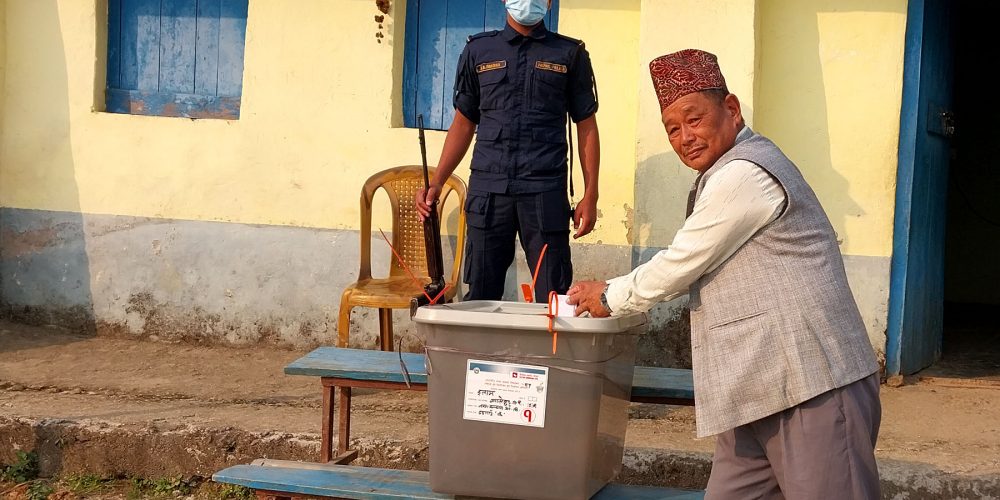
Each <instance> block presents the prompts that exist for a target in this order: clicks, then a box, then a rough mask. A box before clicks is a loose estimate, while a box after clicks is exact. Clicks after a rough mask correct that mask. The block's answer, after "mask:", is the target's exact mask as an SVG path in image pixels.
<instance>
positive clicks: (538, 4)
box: [507, 0, 549, 26]
mask: <svg viewBox="0 0 1000 500" xmlns="http://www.w3.org/2000/svg"><path fill="white" fill-rule="evenodd" d="M548 10H549V0H507V13H508V14H510V17H513V18H514V20H515V21H517V23H518V24H520V25H522V26H534V25H536V24H538V23H539V22H540V21H541V20H542V18H543V17H545V13H546V12H548Z"/></svg>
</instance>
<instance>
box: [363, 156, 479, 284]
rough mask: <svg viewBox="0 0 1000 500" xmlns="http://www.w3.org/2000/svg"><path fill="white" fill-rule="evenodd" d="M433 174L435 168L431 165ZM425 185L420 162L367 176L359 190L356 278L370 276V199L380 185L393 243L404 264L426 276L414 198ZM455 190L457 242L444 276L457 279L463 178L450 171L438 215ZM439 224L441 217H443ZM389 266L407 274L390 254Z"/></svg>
mask: <svg viewBox="0 0 1000 500" xmlns="http://www.w3.org/2000/svg"><path fill="white" fill-rule="evenodd" d="M430 173H431V175H432V176H433V174H434V169H433V168H431V169H430ZM423 187H424V173H423V168H422V167H421V166H419V165H408V166H403V167H395V168H390V169H388V170H383V171H381V172H378V173H376V174H375V175H373V176H371V177H369V178H368V180H367V181H366V182H365V185H364V188H363V189H362V190H361V267H360V269H359V271H358V280H359V281H360V280H364V279H369V278H371V240H372V200H373V199H374V197H375V192H376V191H378V190H379V188H381V189H384V190H385V192H386V194H387V195H388V196H389V203H390V205H391V206H392V247H393V248H395V249H396V252H398V253H399V255H400V256H401V257H402V258H403V260H405V261H406V265H407V266H408V267H409V268H410V271H413V274H414V275H416V276H417V277H418V278H427V277H428V273H427V254H426V252H425V250H424V226H423V223H421V222H420V218H419V216H418V214H417V209H416V207H414V206H413V200H414V198H415V197H416V194H417V191H419V190H420V189H422V188H423ZM452 193H455V195H457V196H458V207H459V211H458V214H459V218H458V234H457V240H458V241H457V243H458V244H457V246H456V247H455V256H454V257H455V258H454V261H453V262H452V270H451V276H450V277H449V276H447V275H446V276H445V279H446V280H448V281H449V282H451V283H457V282H458V278H459V273H460V272H461V268H462V255H463V253H464V250H465V182H464V181H462V179H461V178H459V177H456V176H455V175H452V176H451V177H449V178H448V181H447V182H446V183H445V185H444V186H442V188H441V196H440V198H439V200H441V201H440V203H438V215H439V216H441V215H442V214H443V213H444V206H445V204H446V202H447V200H448V197H449V196H450V195H451V194H452ZM442 225H444V221H443V220H442ZM390 258H391V259H392V263H391V264H390V266H389V275H390V276H406V275H407V272H406V271H405V270H404V269H403V268H402V266H400V265H399V261H398V260H397V259H396V257H395V256H394V255H391V256H390Z"/></svg>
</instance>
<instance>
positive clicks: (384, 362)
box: [285, 347, 694, 464]
mask: <svg viewBox="0 0 1000 500" xmlns="http://www.w3.org/2000/svg"><path fill="white" fill-rule="evenodd" d="M400 356H401V357H402V362H403V363H404V364H405V365H406V369H407V372H409V382H407V381H406V380H405V379H404V377H403V372H402V370H401V368H400ZM285 374H287V375H305V376H311V377H320V383H321V384H322V386H323V430H322V441H321V447H320V462H334V463H340V464H347V463H350V462H351V461H352V460H354V458H356V457H357V453H356V452H355V451H350V450H348V449H347V445H348V443H350V441H351V389H352V388H354V387H359V388H368V389H391V390H414V391H426V390H427V372H426V370H425V368H424V355H423V354H414V353H403V354H402V355H400V354H399V353H395V352H387V351H370V350H365V349H345V348H340V347H320V348H318V349H316V350H314V351H312V352H310V353H309V354H307V355H305V356H303V357H301V358H299V359H297V360H295V361H293V362H292V363H291V364H289V365H288V366H286V367H285ZM335 389H338V390H337V391H336V392H337V395H338V400H339V412H338V414H337V415H336V420H337V422H338V424H339V425H338V427H339V429H338V433H337V437H338V439H337V450H336V454H334V450H333V423H334V418H335V415H334V391H335ZM631 399H632V401H634V402H638V403H656V404H672V405H688V406H691V405H694V383H693V381H692V378H691V370H684V369H678V368H655V367H650V366H637V367H635V375H634V376H633V378H632V398H631Z"/></svg>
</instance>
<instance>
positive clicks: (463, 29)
mask: <svg viewBox="0 0 1000 500" xmlns="http://www.w3.org/2000/svg"><path fill="white" fill-rule="evenodd" d="M406 8H407V12H406V40H405V43H406V50H405V56H404V57H405V59H404V62H403V121H404V124H405V125H406V126H407V127H416V126H417V115H418V114H423V115H424V125H425V126H426V127H427V128H429V129H437V130H445V129H447V128H448V127H449V126H451V121H452V119H453V118H454V117H455V108H454V107H453V105H452V94H453V92H454V89H455V70H456V68H457V67H458V56H459V55H461V54H462V49H464V48H465V43H466V41H467V40H468V38H469V35H474V34H476V33H480V32H483V31H489V30H500V29H503V28H504V25H505V24H506V22H507V11H506V10H505V9H504V5H503V2H502V1H500V0H410V1H409V2H408V3H407V6H406ZM558 22H559V1H558V0H553V2H552V8H551V9H550V10H549V13H548V15H546V17H545V26H547V27H548V28H549V29H551V30H553V31H555V30H556V28H557V26H556V25H557V24H558Z"/></svg>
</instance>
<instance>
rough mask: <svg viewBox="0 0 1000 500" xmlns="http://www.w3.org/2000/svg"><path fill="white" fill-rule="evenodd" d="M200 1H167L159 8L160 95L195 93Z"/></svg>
mask: <svg viewBox="0 0 1000 500" xmlns="http://www.w3.org/2000/svg"><path fill="white" fill-rule="evenodd" d="M197 7H198V1H197V0H167V1H165V2H163V3H162V5H161V6H160V74H159V77H160V82H159V86H158V87H157V90H158V91H159V92H177V93H185V94H193V93H194V67H195V41H196V36H197V33H198V31H197V29H198V22H197V17H196V16H197V14H198V12H197V10H196V9H197Z"/></svg>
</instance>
